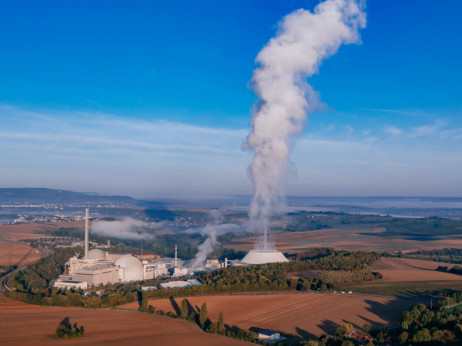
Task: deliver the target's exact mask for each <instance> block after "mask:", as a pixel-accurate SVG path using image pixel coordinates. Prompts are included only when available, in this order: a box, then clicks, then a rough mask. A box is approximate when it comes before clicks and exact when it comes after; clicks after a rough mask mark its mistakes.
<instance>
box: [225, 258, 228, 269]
mask: <svg viewBox="0 0 462 346" xmlns="http://www.w3.org/2000/svg"><path fill="white" fill-rule="evenodd" d="M225 268H228V257H226V258H225Z"/></svg>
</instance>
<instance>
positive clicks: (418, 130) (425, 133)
mask: <svg viewBox="0 0 462 346" xmlns="http://www.w3.org/2000/svg"><path fill="white" fill-rule="evenodd" d="M446 125H447V123H446V121H444V120H437V121H436V122H435V123H434V124H431V125H422V126H418V127H415V128H413V129H412V130H411V131H410V132H409V133H408V136H409V137H411V138H417V137H429V136H433V135H435V134H438V133H439V132H440V131H441V130H442V129H443V128H444V127H445V126H446Z"/></svg>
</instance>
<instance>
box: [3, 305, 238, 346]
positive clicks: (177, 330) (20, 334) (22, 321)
mask: <svg viewBox="0 0 462 346" xmlns="http://www.w3.org/2000/svg"><path fill="white" fill-rule="evenodd" d="M66 316H68V317H69V318H70V320H71V323H74V322H77V324H78V325H79V326H80V325H83V326H84V328H85V336H84V337H83V338H77V339H71V340H66V341H65V343H66V344H69V345H77V344H79V345H83V344H86V345H88V344H90V345H91V344H98V345H115V344H117V345H134V344H138V343H145V344H157V345H185V341H186V340H187V344H190V345H210V346H212V345H244V344H245V343H244V342H241V341H239V340H235V339H230V338H225V337H222V336H218V335H212V334H206V333H204V332H202V331H201V330H200V329H199V328H198V327H197V326H195V325H193V324H192V323H188V322H186V321H181V320H173V319H171V318H167V317H160V316H155V315H150V314H147V313H138V312H129V311H115V310H90V309H81V308H73V307H66V308H64V307H63V308H62V307H47V306H38V305H29V304H25V303H22V302H19V301H16V300H12V299H9V298H6V297H4V296H0V344H1V345H6V344H8V345H32V344H33V345H53V344H57V345H58V344H59V345H62V344H63V341H60V340H58V339H56V338H55V337H54V335H55V329H56V327H57V326H58V324H59V322H60V321H61V320H62V319H63V318H64V317H66Z"/></svg>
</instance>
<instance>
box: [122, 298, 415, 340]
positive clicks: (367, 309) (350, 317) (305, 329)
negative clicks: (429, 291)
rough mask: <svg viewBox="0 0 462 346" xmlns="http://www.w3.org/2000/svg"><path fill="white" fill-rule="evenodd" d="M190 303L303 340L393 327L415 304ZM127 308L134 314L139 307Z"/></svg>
mask: <svg viewBox="0 0 462 346" xmlns="http://www.w3.org/2000/svg"><path fill="white" fill-rule="evenodd" d="M181 300H182V298H177V299H176V301H175V300H170V299H161V300H152V301H150V304H152V305H153V306H155V307H156V309H159V310H164V311H165V312H167V311H172V312H175V307H174V305H178V306H180V305H181ZM188 300H189V302H190V304H191V305H192V306H193V307H194V308H195V309H196V310H197V311H198V309H199V308H200V306H201V305H202V304H203V303H204V302H206V303H207V311H208V315H209V318H210V319H211V320H212V321H217V320H218V315H219V313H220V311H221V312H223V315H224V321H225V324H228V325H230V326H233V325H235V326H238V327H240V328H242V329H246V330H249V329H251V328H265V329H272V330H279V331H282V332H284V333H287V334H291V335H293V336H295V337H299V338H307V337H310V336H315V337H318V336H320V335H321V334H324V333H333V332H334V331H335V329H336V328H337V327H338V326H339V325H342V324H344V323H346V322H350V323H353V324H354V325H356V326H358V327H360V326H362V325H363V324H364V323H366V322H367V323H370V324H371V325H372V326H373V327H381V326H391V325H395V324H396V323H398V321H399V317H400V313H401V312H402V311H404V310H405V309H407V308H409V307H410V306H411V305H413V304H416V303H417V302H416V301H415V300H406V299H395V298H390V297H372V296H360V295H354V294H351V295H350V294H327V293H326V294H321V293H317V294H303V293H285V294H260V295H255V294H248V295H219V296H202V297H189V298H188ZM123 307H125V308H132V309H136V308H137V304H136V303H130V304H126V305H124V306H123Z"/></svg>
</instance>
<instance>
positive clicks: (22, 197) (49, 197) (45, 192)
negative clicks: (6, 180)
mask: <svg viewBox="0 0 462 346" xmlns="http://www.w3.org/2000/svg"><path fill="white" fill-rule="evenodd" d="M0 203H3V204H5V203H15V204H16V203H18V204H24V203H29V204H45V203H50V204H74V203H75V204H86V203H89V204H99V203H101V204H103V203H113V204H128V205H133V206H135V205H141V204H144V203H145V202H143V201H139V200H136V199H134V198H132V197H127V196H102V195H97V194H90V193H82V192H73V191H66V190H54V189H45V188H0Z"/></svg>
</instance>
